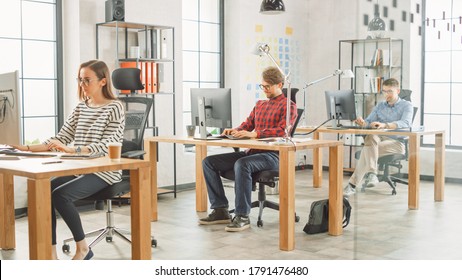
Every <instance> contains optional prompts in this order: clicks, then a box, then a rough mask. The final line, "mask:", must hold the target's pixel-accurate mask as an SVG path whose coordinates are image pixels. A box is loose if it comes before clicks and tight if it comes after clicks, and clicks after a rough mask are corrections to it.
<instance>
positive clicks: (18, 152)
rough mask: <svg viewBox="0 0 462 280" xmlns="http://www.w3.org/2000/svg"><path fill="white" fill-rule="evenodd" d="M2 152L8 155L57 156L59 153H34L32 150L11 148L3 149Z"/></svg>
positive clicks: (0, 152)
mask: <svg viewBox="0 0 462 280" xmlns="http://www.w3.org/2000/svg"><path fill="white" fill-rule="evenodd" d="M0 154H4V155H8V156H18V157H55V156H57V154H48V153H32V152H20V151H11V150H2V151H0Z"/></svg>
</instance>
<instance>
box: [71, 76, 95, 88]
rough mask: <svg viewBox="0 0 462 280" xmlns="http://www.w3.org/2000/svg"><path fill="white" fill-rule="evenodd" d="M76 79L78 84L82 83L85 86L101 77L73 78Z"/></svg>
mask: <svg viewBox="0 0 462 280" xmlns="http://www.w3.org/2000/svg"><path fill="white" fill-rule="evenodd" d="M75 80H76V81H77V83H78V84H79V85H80V84H82V83H83V84H84V85H85V86H87V87H88V86H89V85H90V83H91V82H93V81H99V80H101V79H88V78H83V79H80V78H77V79H75Z"/></svg>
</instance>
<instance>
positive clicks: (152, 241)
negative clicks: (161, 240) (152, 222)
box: [151, 239, 157, 247]
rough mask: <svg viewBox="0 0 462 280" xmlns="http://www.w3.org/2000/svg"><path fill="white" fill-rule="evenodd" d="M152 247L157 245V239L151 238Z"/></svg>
mask: <svg viewBox="0 0 462 280" xmlns="http://www.w3.org/2000/svg"><path fill="white" fill-rule="evenodd" d="M151 247H157V240H156V239H151Z"/></svg>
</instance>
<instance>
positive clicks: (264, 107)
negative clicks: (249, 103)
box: [236, 94, 297, 153]
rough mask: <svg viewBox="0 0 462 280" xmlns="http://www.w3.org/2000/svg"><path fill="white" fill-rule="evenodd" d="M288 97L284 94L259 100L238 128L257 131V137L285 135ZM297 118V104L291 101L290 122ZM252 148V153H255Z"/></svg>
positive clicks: (292, 122)
mask: <svg viewBox="0 0 462 280" xmlns="http://www.w3.org/2000/svg"><path fill="white" fill-rule="evenodd" d="M286 107H287V99H286V97H285V96H284V94H281V95H278V96H276V97H274V98H272V99H268V100H259V101H258V102H257V104H256V105H255V107H254V108H253V110H252V112H250V115H249V116H248V117H247V119H246V120H245V121H244V122H243V123H242V124H241V125H240V126H238V127H237V128H236V130H247V131H255V132H257V138H266V137H280V136H284V135H285V132H284V129H285V127H286ZM296 119H297V106H296V105H295V103H294V102H292V101H291V105H290V123H291V124H292V125H293V124H294V123H295V120H296ZM255 152H257V151H256V150H252V151H251V152H250V153H255ZM259 152H260V151H259Z"/></svg>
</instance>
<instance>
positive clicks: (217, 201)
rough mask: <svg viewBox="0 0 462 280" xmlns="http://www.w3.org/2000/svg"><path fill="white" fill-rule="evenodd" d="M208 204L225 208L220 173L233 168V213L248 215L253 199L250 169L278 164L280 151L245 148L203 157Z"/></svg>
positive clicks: (269, 167) (257, 169) (265, 167)
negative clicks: (251, 151) (248, 150)
mask: <svg viewBox="0 0 462 280" xmlns="http://www.w3.org/2000/svg"><path fill="white" fill-rule="evenodd" d="M202 168H203V170H204V178H205V183H206V185H207V192H208V195H209V200H210V204H211V206H210V208H212V209H216V208H228V206H229V204H228V199H227V198H226V195H225V191H224V188H223V183H222V181H221V177H220V173H221V172H226V171H229V170H232V169H234V174H235V183H234V193H235V196H236V197H235V201H234V204H235V207H236V210H235V213H236V215H245V216H246V215H248V214H249V213H250V209H251V208H250V206H251V203H252V173H255V172H259V171H263V170H272V169H278V168H279V155H278V153H275V152H264V153H258V154H246V153H245V152H237V153H228V154H219V155H212V156H208V157H206V158H205V159H204V160H203V161H202Z"/></svg>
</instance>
